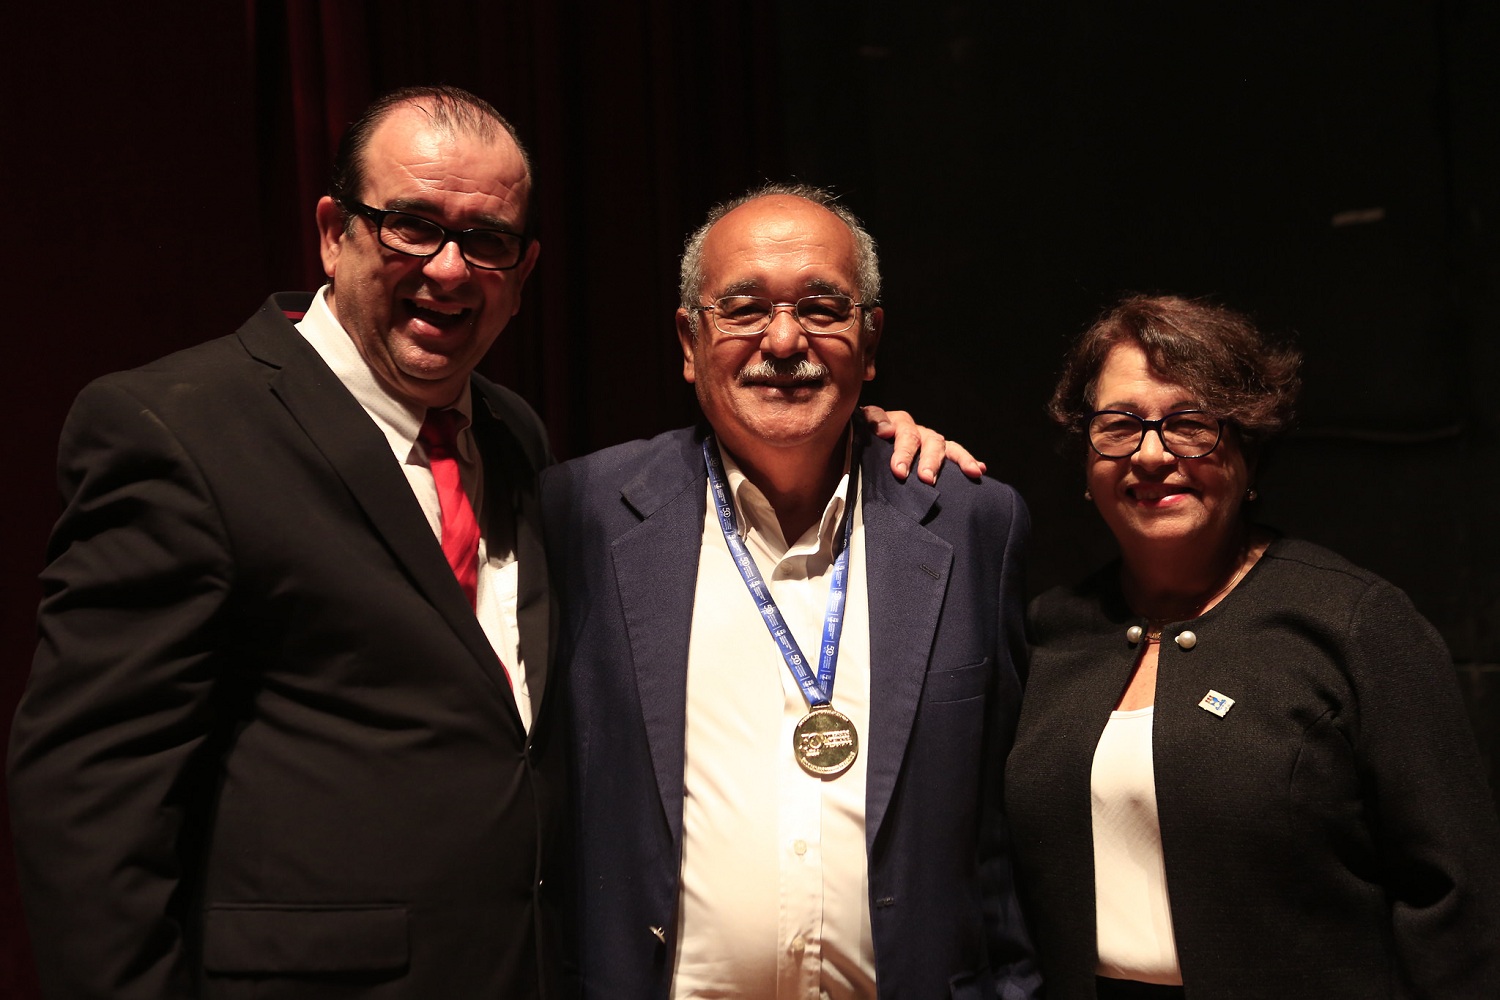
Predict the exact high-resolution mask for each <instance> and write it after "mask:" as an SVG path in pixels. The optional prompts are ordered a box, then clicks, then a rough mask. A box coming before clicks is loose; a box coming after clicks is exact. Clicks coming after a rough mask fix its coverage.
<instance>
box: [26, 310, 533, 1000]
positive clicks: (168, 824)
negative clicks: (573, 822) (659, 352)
mask: <svg viewBox="0 0 1500 1000" xmlns="http://www.w3.org/2000/svg"><path fill="white" fill-rule="evenodd" d="M306 303H307V298H306V296H277V297H275V298H273V299H272V300H270V301H268V302H267V303H266V305H265V306H264V307H262V309H261V310H260V312H259V313H257V314H256V315H255V316H254V317H252V318H251V320H250V321H249V322H247V323H246V324H245V326H244V327H243V328H241V330H240V331H239V332H238V334H237V335H236V336H233V337H226V338H223V339H221V340H216V341H212V342H210V343H207V344H203V345H201V346H199V347H196V348H193V349H190V350H187V351H184V352H181V353H179V354H176V355H173V356H171V357H168V358H165V359H163V360H161V361H158V362H156V363H154V364H151V365H148V366H146V367H144V368H141V369H138V370H135V371H131V372H125V373H120V374H116V375H111V376H108V377H106V378H103V379H100V380H99V381H97V382H95V383H94V384H92V385H91V386H89V387H88V388H87V389H85V390H84V392H83V393H82V394H81V395H80V396H79V398H78V401H77V403H76V404H75V406H74V409H73V412H72V414H71V415H70V417H69V419H68V422H67V424H66V426H65V429H64V432H63V438H62V444H61V449H60V455H61V457H60V460H59V477H60V482H61V486H62V491H63V494H64V497H65V500H66V508H65V510H64V513H63V515H62V518H61V520H60V521H59V523H58V525H57V528H56V531H55V533H54V535H53V538H52V541H51V545H50V552H49V565H48V567H47V569H46V571H45V572H44V574H43V577H42V580H43V585H44V594H45V596H44V600H43V603H42V608H41V612H40V645H39V647H38V650H37V655H36V660H35V664H34V666H33V670H32V676H31V679H30V683H29V686H28V689H27V691H26V694H25V697H24V698H23V700H22V702H21V705H20V709H19V711H18V714H17V718H16V724H15V728H14V732H13V736H12V744H11V756H10V776H9V778H10V790H11V798H12V811H11V815H12V822H13V825H14V830H15V842H16V849H17V854H18V858H19V864H20V875H21V885H22V892H23V900H24V903H25V906H26V910H27V917H28V923H29V926H30V929H31V933H32V938H33V941H34V943H35V948H36V953H37V957H38V965H39V969H40V974H41V979H42V983H43V987H44V990H45V992H46V993H47V995H48V996H54V997H67V998H70V1000H72V998H80V997H110V998H116V1000H119V998H136V997H139V998H143V1000H144V998H148V997H149V998H153V1000H158V998H167V997H172V998H175V997H189V996H200V995H201V996H204V997H250V996H254V997H257V998H267V997H314V996H317V997H321V996H338V997H372V998H375V997H380V998H386V997H389V998H398V997H399V998H411V1000H431V998H434V997H507V998H509V997H527V996H538V995H543V996H544V995H547V993H548V992H549V980H550V978H551V976H552V963H551V961H550V959H549V958H548V957H547V956H549V955H550V954H551V950H552V949H551V946H552V943H553V942H551V941H550V940H549V937H550V934H551V931H550V930H549V920H548V918H547V916H546V908H545V907H544V906H543V905H541V903H540V901H539V898H538V897H539V891H538V886H539V883H540V881H541V877H540V873H541V870H542V868H543V866H544V864H546V862H547V859H546V857H545V856H544V853H545V849H546V845H548V844H549V843H551V842H553V841H554V840H555V837H553V836H552V832H553V829H554V826H555V823H556V819H557V808H558V804H559V802H560V798H561V789H560V781H559V779H560V774H559V771H560V768H559V766H558V764H559V763H560V762H556V761H555V760H554V759H553V757H551V756H549V754H548V753H547V750H548V742H549V733H550V729H551V725H550V723H549V716H550V714H551V712H552V706H551V701H553V700H554V699H552V698H549V697H548V696H547V694H546V693H545V692H543V694H542V696H541V698H540V702H539V706H538V711H537V718H536V721H535V723H534V725H533V729H532V735H531V737H530V738H528V736H527V734H526V732H525V730H524V728H523V726H522V724H521V720H520V717H519V715H518V714H517V712H516V708H515V702H514V699H513V697H512V696H511V694H510V692H509V688H508V686H507V683H506V681H505V679H504V678H503V677H502V675H501V673H500V671H499V669H498V667H497V663H496V658H495V654H494V652H493V651H492V649H491V647H490V645H489V643H488V642H487V641H486V638H485V636H484V633H483V631H482V630H481V629H480V627H479V624H478V622H477V620H476V619H475V617H474V614H473V612H472V610H471V609H470V608H469V606H468V603H467V601H466V600H465V598H464V596H463V593H462V591H461V590H460V589H459V586H458V584H457V582H456V581H455V580H454V578H453V574H452V573H451V571H450V570H449V569H448V565H447V563H446V561H445V560H444V558H443V555H442V552H441V550H440V548H439V546H438V544H437V541H436V540H435V539H434V537H433V535H432V532H431V530H430V528H429V527H428V524H427V522H426V520H425V519H424V517H423V515H422V512H421V510H420V507H419V505H418V504H417V501H416V499H415V498H414V497H413V495H412V492H411V489H410V487H409V485H408V484H407V482H406V479H405V477H404V476H403V474H402V472H401V470H400V468H399V467H398V465H397V463H396V462H395V461H393V460H392V456H391V453H390V449H389V446H388V445H387V443H386V441H385V438H384V437H383V436H382V435H381V433H380V431H379V430H378V429H377V428H376V427H375V425H374V424H373V422H372V421H371V420H370V419H369V417H368V416H367V415H366V414H365V412H364V410H363V409H362V408H361V407H360V406H359V404H358V403H357V402H356V401H355V400H354V398H353V397H352V396H351V395H350V394H349V393H348V392H347V391H346V390H345V389H344V387H343V385H342V384H341V383H340V382H339V381H338V379H337V378H336V377H335V376H334V375H333V374H332V373H331V372H330V371H329V369H328V368H327V366H326V365H325V364H324V363H323V362H322V360H321V358H319V357H318V355H317V353H316V352H315V351H314V350H313V349H312V348H311V346H310V345H308V344H307V343H306V342H305V341H304V340H303V339H302V337H301V336H300V335H299V334H298V333H297V332H296V330H295V329H293V327H292V326H291V325H290V323H289V322H288V320H287V318H286V316H285V315H284V310H291V311H295V312H300V311H301V310H303V309H305V308H306ZM473 390H474V395H475V406H474V428H475V434H476V435H477V437H478V440H479V442H480V446H481V448H482V450H483V452H484V456H485V461H484V468H485V476H486V488H485V497H486V509H485V512H484V516H485V517H486V518H490V517H495V516H506V517H508V516H514V518H515V521H516V524H515V527H516V538H517V545H518V549H519V558H520V571H521V574H520V591H521V593H520V600H519V602H518V607H519V615H520V631H521V644H522V649H523V655H524V657H525V658H526V660H527V661H528V662H531V663H540V662H546V661H547V658H548V655H549V649H550V643H549V629H550V628H551V619H552V616H551V613H550V610H549V596H548V586H547V580H546V569H545V559H544V557H543V555H542V550H541V543H540V536H539V529H538V518H537V494H536V477H537V473H538V471H539V470H540V469H541V467H543V466H544V465H546V464H547V463H548V461H549V454H548V450H547V446H546V443H545V437H544V436H543V432H542V428H541V425H540V422H539V421H538V420H537V418H536V415H535V414H534V413H532V412H531V410H530V409H529V408H527V407H526V405H525V404H524V403H523V402H522V401H521V400H520V399H519V397H517V396H515V395H514V394H513V393H510V392H508V391H507V390H505V389H502V388H499V387H497V386H495V385H493V384H491V383H489V382H486V381H484V380H483V379H479V378H477V377H476V378H475V379H474V381H473Z"/></svg>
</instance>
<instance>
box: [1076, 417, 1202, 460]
mask: <svg viewBox="0 0 1500 1000" xmlns="http://www.w3.org/2000/svg"><path fill="white" fill-rule="evenodd" d="M1148 431H1155V432H1156V434H1157V436H1158V437H1159V438H1161V446H1162V448H1163V449H1165V450H1166V452H1167V453H1168V454H1170V455H1174V456H1176V457H1177V458H1203V457H1204V456H1206V455H1208V454H1210V453H1212V452H1213V450H1214V449H1215V448H1217V447H1218V446H1219V439H1220V438H1222V437H1223V436H1224V421H1223V420H1221V419H1219V418H1218V417H1216V416H1214V415H1213V414H1211V413H1206V412H1204V411H1203V410H1177V411H1176V412H1174V413H1168V414H1167V415H1166V416H1164V417H1162V418H1161V419H1160V420H1146V419H1144V418H1142V417H1138V416H1136V415H1135V414H1134V413H1130V412H1129V411H1127V410H1098V411H1096V412H1095V413H1094V414H1093V415H1092V416H1090V417H1089V445H1090V447H1092V448H1093V449H1094V451H1096V452H1098V453H1099V455H1100V457H1102V458H1129V457H1130V456H1131V455H1134V454H1135V453H1136V452H1138V451H1140V450H1141V445H1142V444H1144V443H1145V441H1146V433H1147V432H1148Z"/></svg>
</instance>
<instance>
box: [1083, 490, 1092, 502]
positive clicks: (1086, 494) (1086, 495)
mask: <svg viewBox="0 0 1500 1000" xmlns="http://www.w3.org/2000/svg"><path fill="white" fill-rule="evenodd" d="M1083 498H1084V499H1085V500H1087V501H1088V502H1089V503H1093V502H1094V493H1093V491H1092V490H1090V489H1088V488H1087V487H1085V488H1084V491H1083Z"/></svg>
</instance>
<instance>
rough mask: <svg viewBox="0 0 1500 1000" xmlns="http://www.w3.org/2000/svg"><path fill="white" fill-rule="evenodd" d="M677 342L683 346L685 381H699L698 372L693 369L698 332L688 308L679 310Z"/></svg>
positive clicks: (683, 375)
mask: <svg viewBox="0 0 1500 1000" xmlns="http://www.w3.org/2000/svg"><path fill="white" fill-rule="evenodd" d="M676 319H677V343H678V344H680V345H681V346H682V377H683V379H684V380H685V381H688V382H696V381H698V376H697V373H696V372H694V371H693V349H694V348H695V347H696V346H697V345H698V337H697V334H696V333H695V332H694V331H693V317H692V315H691V314H690V313H689V312H688V311H687V310H686V309H678V310H677V317H676Z"/></svg>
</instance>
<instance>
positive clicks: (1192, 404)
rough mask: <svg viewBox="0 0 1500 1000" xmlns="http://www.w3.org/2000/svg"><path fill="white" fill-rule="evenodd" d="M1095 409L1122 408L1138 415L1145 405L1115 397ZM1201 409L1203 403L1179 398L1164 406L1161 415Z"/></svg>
mask: <svg viewBox="0 0 1500 1000" xmlns="http://www.w3.org/2000/svg"><path fill="white" fill-rule="evenodd" d="M1096 409H1100V410H1124V411H1125V412H1127V413H1134V414H1136V415H1137V416H1139V415H1140V414H1139V411H1141V410H1144V409H1146V407H1144V406H1142V405H1141V404H1140V403H1138V402H1136V401H1135V400H1133V399H1117V400H1114V401H1112V402H1109V403H1104V404H1102V405H1100V406H1098V407H1096ZM1201 409H1203V404H1202V403H1200V402H1198V401H1197V400H1196V399H1179V400H1178V401H1177V402H1175V403H1173V404H1171V405H1170V406H1168V407H1167V408H1166V410H1165V411H1164V412H1163V415H1165V414H1167V413H1177V412H1178V411H1180V410H1201Z"/></svg>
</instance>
